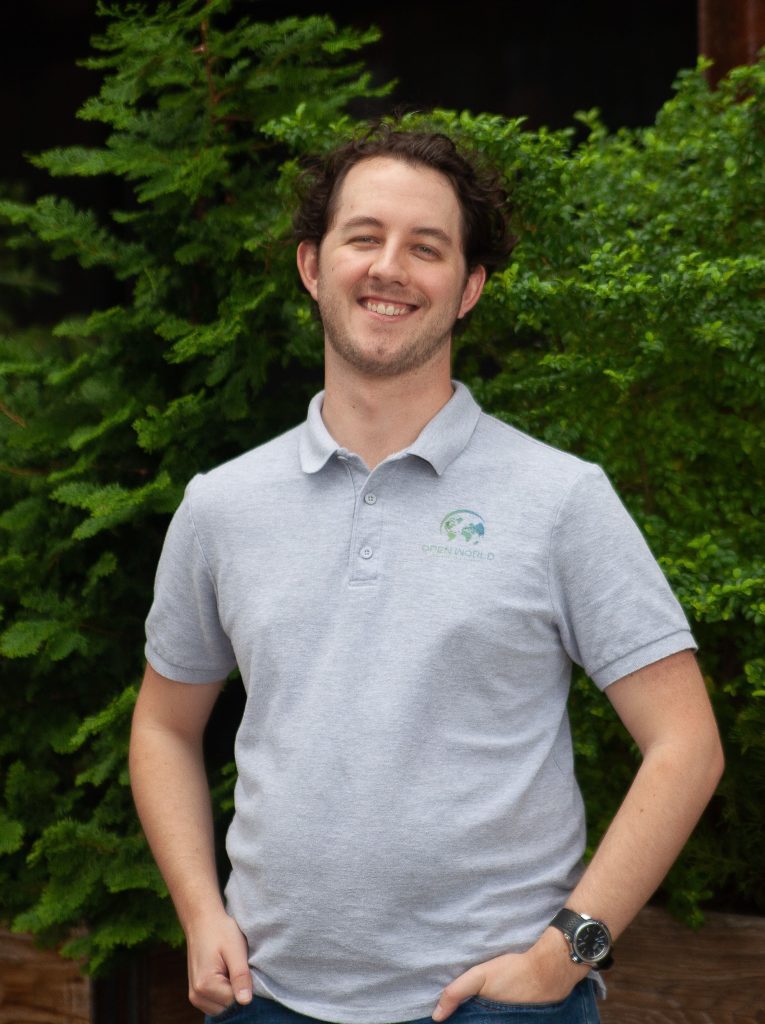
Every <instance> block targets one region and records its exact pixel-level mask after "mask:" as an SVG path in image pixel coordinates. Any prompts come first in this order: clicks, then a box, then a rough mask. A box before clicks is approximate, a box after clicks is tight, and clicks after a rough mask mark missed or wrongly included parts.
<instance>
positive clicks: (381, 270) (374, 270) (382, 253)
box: [368, 244, 409, 285]
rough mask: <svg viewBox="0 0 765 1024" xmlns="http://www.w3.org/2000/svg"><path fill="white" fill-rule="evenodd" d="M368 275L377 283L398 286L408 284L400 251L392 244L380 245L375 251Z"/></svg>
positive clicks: (407, 275) (406, 272)
mask: <svg viewBox="0 0 765 1024" xmlns="http://www.w3.org/2000/svg"><path fill="white" fill-rule="evenodd" d="M368 274H369V277H374V278H377V280H379V281H385V282H390V283H394V284H400V285H406V284H408V283H409V273H408V271H407V269H406V264H405V260H404V257H403V254H402V252H401V249H400V248H399V246H397V245H393V244H385V245H382V246H380V248H379V249H377V250H376V251H375V253H374V257H373V259H372V262H371V263H370V264H369V270H368Z"/></svg>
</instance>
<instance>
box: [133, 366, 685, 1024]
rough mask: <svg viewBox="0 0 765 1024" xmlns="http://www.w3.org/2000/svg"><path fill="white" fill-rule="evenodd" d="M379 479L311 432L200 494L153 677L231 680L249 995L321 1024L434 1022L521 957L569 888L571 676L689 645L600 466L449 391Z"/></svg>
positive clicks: (237, 862) (151, 648) (599, 675)
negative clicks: (460, 994)
mask: <svg viewBox="0 0 765 1024" xmlns="http://www.w3.org/2000/svg"><path fill="white" fill-rule="evenodd" d="M455 387H456V390H455V393H454V395H453V397H452V399H451V400H450V401H449V402H448V403H447V404H446V405H445V406H444V408H443V409H441V411H440V412H439V413H438V415H437V416H436V417H435V418H434V419H433V420H431V422H430V423H429V424H428V425H427V426H426V427H425V429H424V430H423V431H422V433H421V434H420V436H419V437H418V438H417V440H416V441H415V442H414V444H412V445H411V446H410V447H409V448H408V449H406V450H405V451H402V452H399V453H397V454H395V455H392V456H390V457H389V458H387V459H386V460H385V461H384V462H382V463H381V464H380V465H379V466H377V467H376V468H375V469H374V471H373V472H371V473H370V472H369V471H368V469H367V468H366V466H365V465H364V464H363V462H362V461H361V459H360V458H359V457H358V456H356V455H354V454H353V453H351V452H349V451H346V450H344V449H342V448H339V447H338V445H337V444H336V443H335V442H334V441H333V439H332V438H331V436H330V435H329V433H328V432H327V429H326V427H325V426H324V423H323V421H322V418H321V402H322V396H321V395H317V396H316V398H314V400H313V401H312V403H311V405H310V408H309V411H308V419H307V422H306V423H305V424H303V425H302V426H300V427H298V428H297V429H295V430H292V431H290V432H289V433H287V434H284V435H283V436H281V437H278V438H276V439H275V440H274V441H271V442H269V443H268V444H266V445H263V446H262V447H260V448H257V449H255V450H254V451H251V452H248V453H247V454H245V455H243V456H241V457H240V458H237V459H234V460H233V461H232V462H229V463H227V464H225V465H223V466H220V467H218V468H217V469H215V470H213V471H212V472H210V473H207V474H205V475H202V476H197V477H195V478H194V480H192V482H191V483H190V484H189V487H188V489H187V492H186V496H185V498H184V500H183V502H182V504H181V505H180V507H179V509H178V511H177V512H176V514H175V517H174V518H173V521H172V524H171V526H170V529H169V531H168V535H167V539H166V542H165V546H164V549H163V552H162V558H161V561H160V565H159V569H158V573H157V581H156V591H155V601H154V604H153V606H152V609H151V612H150V614H149V618H148V621H147V637H148V642H147V647H146V654H147V658H148V660H149V661H150V662H151V664H152V665H153V666H154V668H155V669H156V670H157V671H158V672H160V673H161V674H163V675H165V676H168V677H170V678H171V679H175V680H180V681H183V682H188V683H203V682H211V681H213V680H217V679H221V678H223V677H224V676H226V675H227V674H228V673H229V672H230V671H231V670H232V669H233V668H234V667H235V666H238V667H239V669H240V671H241V675H242V679H243V681H244V686H245V689H246V691H247V703H246V707H245V711H244V715H243V718H242V722H241V725H240V728H239V732H238V735H237V740H236V761H237V766H238V772H239V775H238V781H237V786H236V795H235V804H236V811H235V816H234V820H233V823H232V825H231V828H230V831H229V834H228V839H227V846H228V851H229V855H230V858H231V863H232V865H233V871H232V875H231V878H230V880H229V883H228V886H227V889H226V897H227V902H228V907H229V910H230V912H231V913H232V914H233V915H234V917H235V918H236V920H237V921H238V923H239V925H240V927H241V928H242V930H243V932H244V933H245V935H246V936H247V939H248V941H249V945H250V953H251V957H250V963H251V965H252V971H253V977H254V982H255V989H256V991H257V992H259V993H260V994H263V995H270V996H273V997H274V998H276V999H278V1000H279V1001H280V1002H282V1003H284V1004H286V1005H287V1006H289V1007H292V1008H293V1009H295V1010H298V1011H299V1012H301V1013H305V1014H309V1015H311V1016H314V1017H318V1018H321V1019H324V1020H331V1021H338V1022H342V1024H378V1022H380V1021H396V1020H406V1019H411V1018H416V1017H423V1016H428V1015H429V1014H430V1013H431V1011H432V1009H433V1006H434V1005H435V1002H436V999H437V996H438V993H439V991H440V990H441V988H442V987H443V986H444V985H445V984H447V983H448V982H449V981H451V980H453V979H454V978H455V977H456V976H457V975H458V974H460V973H461V972H462V971H464V970H466V969H467V968H468V967H470V966H472V965H473V964H476V963H479V962H481V961H484V960H487V959H490V958H491V957H494V956H498V955H499V954H501V953H506V952H511V951H521V950H523V949H526V948H527V947H528V946H529V945H530V944H532V943H533V942H534V941H535V940H536V938H537V937H538V936H539V934H540V933H541V932H542V931H543V929H544V928H545V926H546V925H547V924H548V923H549V921H550V919H551V918H552V917H553V916H554V914H555V913H556V912H557V910H559V909H560V907H561V906H563V904H564V903H565V900H566V897H567V894H568V893H569V892H570V890H571V888H572V887H573V886H574V885H575V883H576V881H577V878H578V877H579V874H580V872H581V857H582V853H583V849H584V842H585V826H584V814H583V807H582V800H581V797H580V793H579V789H578V786H577V783H576V780H575V778H574V773H573V759H572V744H571V738H570V733H569V725H568V719H567V714H566V700H567V697H568V691H569V683H570V675H571V665H572V662H576V663H578V664H580V665H583V666H584V668H585V670H586V671H587V672H588V674H589V675H590V676H591V678H592V679H593V680H594V681H595V683H596V684H597V685H598V686H599V687H601V688H603V687H606V686H608V684H609V683H612V682H613V681H614V680H616V679H619V678H621V677H622V676H624V675H626V674H627V673H629V672H632V671H635V670H636V669H639V668H641V667H643V666H645V665H648V664H650V663H652V662H654V661H657V660H658V659H660V658H663V657H666V656H667V655H670V654H673V653H675V652H677V651H679V650H683V649H686V648H692V647H694V641H693V638H692V636H691V634H690V632H689V629H688V624H687V622H686V619H685V617H684V615H683V612H682V610H681V608H680V607H679V605H678V603H677V601H676V600H675V598H674V597H673V595H672V593H671V591H670V589H669V587H668V585H667V583H666V581H665V579H664V577H663V575H662V573H661V571H660V569H659V568H658V566H657V564H656V562H655V560H654V559H653V557H652V556H651V554H650V552H649V550H648V548H647V546H646V544H645V542H644V540H643V538H642V536H641V534H640V532H639V531H638V529H637V527H636V526H635V524H634V523H633V521H632V520H631V519H630V517H629V515H628V514H627V512H626V511H625V509H624V508H623V506H622V505H621V503H620V502H619V500H618V498H617V497H616V495H615V494H614V492H613V490H612V488H611V486H610V484H609V483H608V480H607V479H606V477H605V475H604V474H603V472H602V471H601V470H600V469H599V468H598V467H596V466H594V465H591V464H589V463H585V462H583V461H581V460H580V459H577V458H575V457H573V456H571V455H567V454H564V453H562V452H559V451H556V450H555V449H553V448H550V447H548V446H547V445H544V444H542V443H540V442H538V441H535V440H533V439H532V438H530V437H528V436H526V435H524V434H522V433H520V432H519V431H517V430H515V429H514V428H512V427H510V426H507V425H506V424H504V423H501V422H500V421H498V420H496V419H494V418H492V417H490V416H487V415H485V414H484V413H482V412H481V411H480V409H479V408H478V406H477V405H476V403H475V402H474V400H473V398H472V396H471V395H470V393H469V391H468V390H467V389H466V388H465V387H463V386H462V385H459V384H457V385H456V386H455Z"/></svg>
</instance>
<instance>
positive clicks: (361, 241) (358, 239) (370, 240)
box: [349, 235, 377, 245]
mask: <svg viewBox="0 0 765 1024" xmlns="http://www.w3.org/2000/svg"><path fill="white" fill-rule="evenodd" d="M349 241H350V243H351V245H375V244H376V243H377V239H376V238H375V237H374V235H354V237H353V238H351V239H349Z"/></svg>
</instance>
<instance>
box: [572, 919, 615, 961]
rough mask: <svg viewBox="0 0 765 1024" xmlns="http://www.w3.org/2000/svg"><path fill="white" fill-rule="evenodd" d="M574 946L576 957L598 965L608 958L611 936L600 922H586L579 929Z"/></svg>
mask: <svg viewBox="0 0 765 1024" xmlns="http://www.w3.org/2000/svg"><path fill="white" fill-rule="evenodd" d="M572 946H573V947H574V952H575V953H576V955H577V956H579V957H581V958H582V960H584V961H585V963H597V962H598V960H602V959H603V958H604V957H606V956H608V953H609V950H610V949H611V936H610V935H609V933H608V929H607V928H606V926H605V925H604V924H601V923H600V921H585V922H584V924H580V925H579V927H578V928H577V930H576V933H575V935H574V940H573V942H572Z"/></svg>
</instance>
